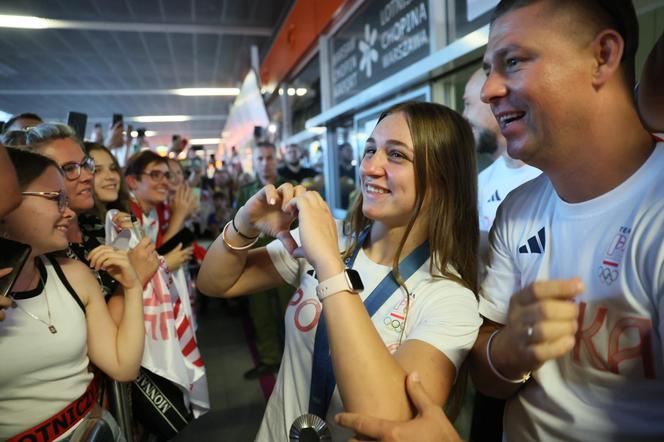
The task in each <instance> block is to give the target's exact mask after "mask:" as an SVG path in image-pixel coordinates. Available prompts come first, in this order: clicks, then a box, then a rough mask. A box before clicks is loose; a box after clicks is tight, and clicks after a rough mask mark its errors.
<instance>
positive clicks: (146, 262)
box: [129, 238, 159, 285]
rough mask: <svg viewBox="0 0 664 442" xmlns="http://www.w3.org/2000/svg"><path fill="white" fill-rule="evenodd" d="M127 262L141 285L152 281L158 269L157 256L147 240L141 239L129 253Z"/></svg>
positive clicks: (153, 247)
mask: <svg viewBox="0 0 664 442" xmlns="http://www.w3.org/2000/svg"><path fill="white" fill-rule="evenodd" d="M129 260H130V261H131V264H132V266H133V267H134V270H136V274H137V275H138V279H139V280H140V281H141V283H142V284H143V285H145V284H147V282H148V281H149V280H151V279H152V277H153V276H154V274H155V273H156V272H157V269H158V268H159V256H158V255H157V252H156V250H155V246H154V244H153V243H152V241H150V240H149V239H148V238H143V239H142V240H141V242H139V243H138V244H136V247H134V248H133V249H132V250H130V251H129Z"/></svg>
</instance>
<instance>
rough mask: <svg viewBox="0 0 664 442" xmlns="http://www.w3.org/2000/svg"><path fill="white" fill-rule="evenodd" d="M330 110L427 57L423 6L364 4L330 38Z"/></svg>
mask: <svg viewBox="0 0 664 442" xmlns="http://www.w3.org/2000/svg"><path fill="white" fill-rule="evenodd" d="M331 49H332V51H331V52H332V63H331V66H332V97H333V102H334V104H337V103H340V102H342V101H344V100H345V99H347V98H349V97H351V96H353V95H355V94H357V93H359V92H361V91H362V90H364V89H366V88H368V87H370V86H372V85H373V84H375V83H377V82H379V81H380V80H383V79H385V78H387V77H388V76H390V75H392V74H394V73H396V72H398V71H400V70H401V69H404V68H405V67H407V66H409V65H411V64H413V63H414V62H416V61H418V60H420V59H421V58H423V57H425V56H427V55H429V53H430V44H429V4H428V0H389V1H386V0H369V1H367V2H366V4H365V5H364V6H362V7H361V8H360V10H358V12H357V13H356V14H355V16H354V17H353V18H352V19H351V20H349V22H348V23H346V24H345V25H344V26H343V27H342V28H341V29H340V30H339V31H338V32H337V33H336V34H335V35H334V36H333V37H332V38H331Z"/></svg>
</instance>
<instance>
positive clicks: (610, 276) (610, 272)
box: [597, 266, 618, 285]
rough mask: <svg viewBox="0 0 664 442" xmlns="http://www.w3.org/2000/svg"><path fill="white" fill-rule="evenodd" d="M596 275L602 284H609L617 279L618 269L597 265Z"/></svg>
mask: <svg viewBox="0 0 664 442" xmlns="http://www.w3.org/2000/svg"><path fill="white" fill-rule="evenodd" d="M597 276H598V277H599V280H600V281H601V282H603V283H604V284H606V285H611V284H613V283H614V282H615V281H616V279H618V270H616V269H612V268H611V267H605V266H599V268H598V272H597Z"/></svg>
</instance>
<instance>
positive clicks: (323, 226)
mask: <svg viewBox="0 0 664 442" xmlns="http://www.w3.org/2000/svg"><path fill="white" fill-rule="evenodd" d="M285 211H286V212H293V211H296V212H297V213H298V221H299V228H300V241H301V243H302V246H301V247H300V248H299V249H296V250H295V251H293V256H295V257H298V258H299V257H304V258H306V259H307V261H309V263H310V264H311V265H312V266H313V267H314V269H316V275H317V277H318V279H319V280H320V281H322V280H325V279H327V278H330V277H332V276H335V275H338V274H339V273H341V272H342V271H343V269H344V263H343V261H342V260H341V256H340V254H339V240H338V236H337V225H336V223H335V221H334V218H333V217H332V213H331V212H330V208H329V207H328V205H327V203H326V202H325V200H323V197H321V196H320V194H319V193H318V192H316V191H308V192H305V193H302V194H301V195H299V196H298V197H296V198H293V199H291V200H290V201H289V202H288V203H287V206H286V207H285Z"/></svg>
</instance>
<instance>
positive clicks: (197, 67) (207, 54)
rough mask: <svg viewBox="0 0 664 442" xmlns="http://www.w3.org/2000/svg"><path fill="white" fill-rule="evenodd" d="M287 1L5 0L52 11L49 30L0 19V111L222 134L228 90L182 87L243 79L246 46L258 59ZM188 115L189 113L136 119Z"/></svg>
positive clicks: (14, 6)
mask: <svg viewBox="0 0 664 442" xmlns="http://www.w3.org/2000/svg"><path fill="white" fill-rule="evenodd" d="M292 4H293V0H2V1H0V15H1V14H7V15H23V16H37V17H42V18H47V19H52V20H58V22H57V23H58V25H57V27H56V28H52V29H14V28H6V27H0V54H1V55H0V110H1V111H4V112H7V113H10V114H16V113H21V112H35V113H37V114H39V115H41V116H42V117H44V118H46V119H48V120H60V121H65V120H66V117H67V113H68V111H78V112H83V113H86V114H87V115H88V130H87V132H88V134H89V133H90V132H91V130H92V127H93V125H94V123H101V124H102V126H103V127H104V131H106V130H107V127H108V125H109V124H110V122H111V117H112V114H113V113H121V114H123V115H124V116H125V122H127V123H130V124H133V125H134V127H146V128H147V129H148V130H152V131H155V132H157V135H156V136H155V137H153V138H151V139H150V140H149V141H150V144H151V145H157V144H168V143H169V142H170V136H171V134H173V133H179V134H181V135H182V136H184V137H186V138H188V139H191V138H214V137H219V135H220V133H221V131H222V129H223V126H224V123H225V118H226V116H227V114H228V111H229V108H230V105H231V104H232V102H233V100H234V98H235V97H233V96H202V97H201V96H179V95H175V94H173V93H172V89H178V88H207V87H235V88H237V87H240V84H241V82H242V80H243V78H244V76H245V75H246V74H247V72H248V71H249V68H250V66H251V55H250V54H251V49H250V48H251V46H252V45H256V46H257V47H258V52H259V58H260V59H262V58H263V57H264V56H265V54H266V52H267V51H268V50H269V47H270V44H271V42H272V40H273V38H274V36H275V33H276V29H277V28H278V26H279V25H280V23H281V22H282V21H283V20H284V18H285V17H286V15H287V14H288V11H289V9H290V7H291V6H292ZM160 115H186V116H190V117H191V120H190V121H185V122H177V123H174V122H170V123H139V122H132V121H131V117H133V116H160Z"/></svg>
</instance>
